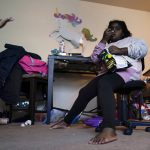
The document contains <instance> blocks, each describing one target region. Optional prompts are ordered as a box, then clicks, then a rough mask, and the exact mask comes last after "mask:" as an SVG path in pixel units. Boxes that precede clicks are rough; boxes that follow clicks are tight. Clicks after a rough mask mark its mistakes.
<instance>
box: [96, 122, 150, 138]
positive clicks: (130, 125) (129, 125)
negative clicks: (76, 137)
mask: <svg viewBox="0 0 150 150" xmlns="http://www.w3.org/2000/svg"><path fill="white" fill-rule="evenodd" d="M116 126H124V127H126V129H124V131H123V134H124V135H132V133H133V130H134V129H136V127H137V126H146V128H145V131H146V132H150V121H143V120H127V121H118V120H116ZM100 131H101V127H100V126H97V127H96V128H95V132H100Z"/></svg>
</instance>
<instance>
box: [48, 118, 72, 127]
mask: <svg viewBox="0 0 150 150" xmlns="http://www.w3.org/2000/svg"><path fill="white" fill-rule="evenodd" d="M68 127H69V125H68V124H67V123H65V122H64V120H60V121H58V122H56V123H54V124H53V125H51V126H50V129H65V128H68Z"/></svg>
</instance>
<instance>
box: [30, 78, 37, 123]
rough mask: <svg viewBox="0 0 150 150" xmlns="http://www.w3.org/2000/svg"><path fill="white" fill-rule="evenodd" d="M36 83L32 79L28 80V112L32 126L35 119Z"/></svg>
mask: <svg viewBox="0 0 150 150" xmlns="http://www.w3.org/2000/svg"><path fill="white" fill-rule="evenodd" d="M36 88H37V81H36V79H34V78H31V79H30V103H29V105H30V106H29V112H30V119H31V121H32V124H34V119H35V118H34V117H35V95H36Z"/></svg>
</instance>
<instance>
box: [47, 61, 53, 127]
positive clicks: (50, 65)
mask: <svg viewBox="0 0 150 150" xmlns="http://www.w3.org/2000/svg"><path fill="white" fill-rule="evenodd" d="M53 78H54V59H53V58H49V59H48V91H47V93H48V100H47V120H46V124H49V123H50V118H51V110H52V104H53Z"/></svg>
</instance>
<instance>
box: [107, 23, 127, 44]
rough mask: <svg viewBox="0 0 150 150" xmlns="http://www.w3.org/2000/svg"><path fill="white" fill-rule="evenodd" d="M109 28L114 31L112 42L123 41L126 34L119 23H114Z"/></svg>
mask: <svg viewBox="0 0 150 150" xmlns="http://www.w3.org/2000/svg"><path fill="white" fill-rule="evenodd" d="M109 28H110V29H111V31H112V35H111V38H110V41H111V42H117V41H118V40H121V39H123V36H124V33H123V30H122V28H121V26H120V25H119V24H118V23H112V24H111V25H110V26H109Z"/></svg>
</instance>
